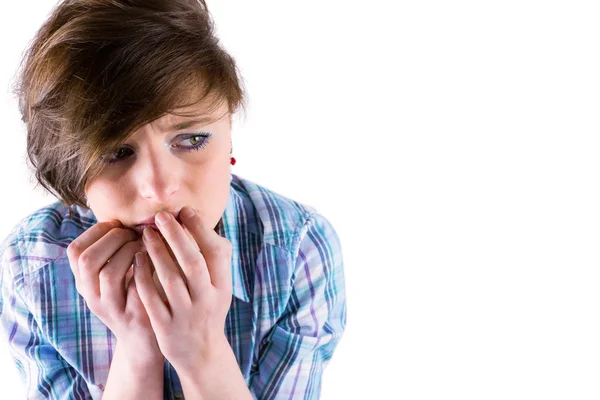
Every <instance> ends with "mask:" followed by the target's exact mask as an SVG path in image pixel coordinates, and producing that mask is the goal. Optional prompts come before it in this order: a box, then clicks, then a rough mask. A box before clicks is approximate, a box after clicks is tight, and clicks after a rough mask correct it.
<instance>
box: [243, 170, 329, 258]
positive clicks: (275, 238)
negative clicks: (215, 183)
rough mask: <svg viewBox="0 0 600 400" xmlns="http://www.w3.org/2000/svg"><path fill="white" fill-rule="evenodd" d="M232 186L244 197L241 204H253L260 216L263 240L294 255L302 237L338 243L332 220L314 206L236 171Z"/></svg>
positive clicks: (303, 238)
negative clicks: (237, 174) (238, 174)
mask: <svg viewBox="0 0 600 400" xmlns="http://www.w3.org/2000/svg"><path fill="white" fill-rule="evenodd" d="M232 187H233V189H234V191H235V192H236V194H238V195H239V196H240V197H241V198H242V199H243V200H242V202H243V203H244V204H245V205H246V206H244V208H252V209H253V211H254V212H255V213H256V215H257V217H256V218H257V219H258V220H260V224H261V226H262V230H263V232H262V236H263V237H262V241H263V243H266V244H271V245H273V246H277V247H279V248H282V249H285V250H287V251H288V252H289V253H291V254H293V255H297V253H298V250H299V247H300V244H301V242H302V241H311V242H313V241H316V242H322V243H325V242H334V243H336V244H338V243H339V238H338V236H337V233H336V231H335V229H334V228H333V226H332V224H331V223H330V221H329V220H328V219H327V218H326V217H325V216H324V215H322V214H321V213H320V212H319V211H317V209H316V208H315V207H312V206H310V205H307V204H303V203H301V202H298V201H296V200H293V199H291V198H289V197H287V196H285V195H282V194H280V193H277V192H275V191H273V190H271V189H268V188H266V187H264V186H262V185H259V184H257V183H255V182H251V181H249V180H247V179H244V178H240V177H239V176H236V175H234V180H233V181H232Z"/></svg>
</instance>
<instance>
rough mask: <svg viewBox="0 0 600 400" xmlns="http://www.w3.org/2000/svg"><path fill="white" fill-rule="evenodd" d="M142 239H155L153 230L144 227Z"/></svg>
mask: <svg viewBox="0 0 600 400" xmlns="http://www.w3.org/2000/svg"><path fill="white" fill-rule="evenodd" d="M144 239H146V240H148V241H150V240H154V239H156V232H154V229H152V228H150V227H148V226H147V227H145V228H144Z"/></svg>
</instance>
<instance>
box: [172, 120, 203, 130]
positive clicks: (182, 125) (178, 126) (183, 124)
mask: <svg viewBox="0 0 600 400" xmlns="http://www.w3.org/2000/svg"><path fill="white" fill-rule="evenodd" d="M212 120H213V119H212V118H201V119H193V120H190V121H185V122H178V123H176V124H175V125H173V126H171V128H169V130H170V131H181V130H183V129H187V128H189V127H191V126H194V125H199V124H206V123H209V122H211V121H212Z"/></svg>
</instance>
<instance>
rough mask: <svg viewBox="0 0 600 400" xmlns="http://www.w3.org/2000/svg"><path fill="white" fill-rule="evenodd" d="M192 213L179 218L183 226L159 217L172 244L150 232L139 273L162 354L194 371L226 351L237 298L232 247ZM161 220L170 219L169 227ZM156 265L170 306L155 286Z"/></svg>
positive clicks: (147, 231) (177, 366)
mask: <svg viewBox="0 0 600 400" xmlns="http://www.w3.org/2000/svg"><path fill="white" fill-rule="evenodd" d="M186 211H191V208H189V207H184V208H183V209H182V210H181V212H180V214H179V215H180V216H181V221H182V223H183V226H182V225H180V224H179V223H178V222H177V221H176V220H175V219H174V218H173V216H172V215H170V214H169V213H165V212H160V213H158V214H157V216H156V225H157V226H158V227H159V229H160V233H161V234H162V235H163V236H164V238H165V240H166V242H167V243H166V244H165V243H164V242H163V240H162V239H161V238H160V236H159V235H158V233H157V232H155V231H154V230H153V229H151V228H146V229H145V230H144V235H143V236H144V244H145V246H146V249H147V250H148V254H143V259H144V261H143V263H141V262H140V263H139V264H136V268H135V279H136V281H137V284H138V290H139V294H140V298H141V300H142V302H143V303H144V306H145V307H146V311H147V313H148V316H149V317H150V321H151V323H152V327H153V329H154V333H155V334H156V339H157V341H158V345H159V347H160V350H161V352H162V354H164V356H165V357H166V358H167V359H168V360H169V362H170V363H171V364H172V365H173V366H174V367H175V369H176V370H183V369H186V370H187V369H190V370H193V369H194V368H195V367H197V366H198V364H199V363H201V362H202V360H206V359H208V358H210V356H213V355H214V354H215V353H214V352H216V351H221V350H222V349H223V348H224V345H225V344H226V341H227V339H226V338H225V318H226V317H227V313H228V311H229V307H230V305H231V293H232V289H231V267H230V265H231V243H230V242H229V241H228V240H227V239H225V238H223V237H221V236H220V235H218V234H217V233H216V232H215V231H214V230H213V229H212V228H211V227H210V226H206V225H205V224H204V223H203V221H202V219H201V218H200V216H199V215H198V214H197V213H194V214H193V215H192V216H188V215H187V214H186ZM161 216H166V217H167V221H166V222H164V223H163V224H160V221H159V219H160V217H161ZM188 232H189V234H190V235H188ZM167 245H168V246H169V248H170V249H171V250H172V253H173V255H174V256H175V260H174V259H173V258H172V257H171V256H170V254H169V248H167ZM176 263H178V264H179V266H178V265H177V264H176ZM151 264H153V265H154V268H155V269H156V273H157V275H158V278H159V280H160V282H161V283H162V287H163V288H164V291H165V294H166V297H167V299H168V301H167V302H165V301H163V300H162V299H161V297H160V295H159V293H158V290H157V289H156V287H155V285H154V284H153V282H152V277H151ZM217 349H218V350H217ZM211 352H212V353H211Z"/></svg>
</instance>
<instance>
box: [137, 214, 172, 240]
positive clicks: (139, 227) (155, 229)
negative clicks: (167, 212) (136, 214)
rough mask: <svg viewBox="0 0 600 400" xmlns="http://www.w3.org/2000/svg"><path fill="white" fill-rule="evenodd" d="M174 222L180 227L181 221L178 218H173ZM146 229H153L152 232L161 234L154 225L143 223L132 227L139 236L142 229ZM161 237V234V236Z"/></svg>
mask: <svg viewBox="0 0 600 400" xmlns="http://www.w3.org/2000/svg"><path fill="white" fill-rule="evenodd" d="M175 220H176V221H177V222H178V223H179V224H180V225H181V224H182V222H181V220H180V219H179V216H177V217H176V218H175ZM146 227H149V228H152V229H154V231H156V232H158V233H159V234H161V232H160V229H158V226H156V224H154V223H144V224H139V225H136V226H135V227H134V230H135V231H136V232H137V233H139V234H140V235H141V234H142V233H143V232H144V228H146ZM161 236H162V234H161Z"/></svg>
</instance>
